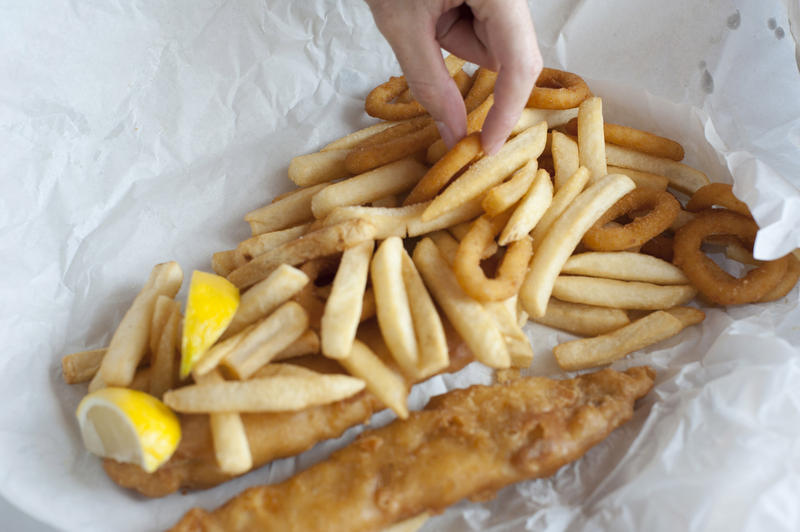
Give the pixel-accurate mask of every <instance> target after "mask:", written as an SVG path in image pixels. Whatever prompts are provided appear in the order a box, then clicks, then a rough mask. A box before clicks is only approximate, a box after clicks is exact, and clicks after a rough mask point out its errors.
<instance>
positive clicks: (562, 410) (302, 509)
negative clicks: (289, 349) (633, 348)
mask: <svg viewBox="0 0 800 532" xmlns="http://www.w3.org/2000/svg"><path fill="white" fill-rule="evenodd" d="M653 379H654V373H653V371H652V370H651V369H649V368H647V367H639V368H632V369H629V370H627V371H626V372H624V373H619V372H616V371H613V370H609V369H607V370H603V371H599V372H596V373H592V374H587V375H581V376H579V377H576V378H574V379H570V380H561V381H556V380H551V379H546V378H542V377H530V378H520V379H517V380H511V381H510V382H507V383H505V384H496V385H494V386H473V387H471V388H468V389H466V390H456V391H453V392H450V393H447V394H444V395H441V396H438V397H435V398H434V399H432V400H431V402H430V403H429V404H428V406H427V408H426V409H425V410H422V411H420V412H414V413H412V414H411V416H410V417H409V418H408V419H407V420H402V421H395V422H394V423H392V424H390V425H387V426H386V427H383V428H380V429H377V430H371V431H367V432H365V433H363V434H362V435H361V436H360V437H359V438H358V439H357V440H356V441H355V442H353V443H352V444H351V445H349V446H348V447H345V448H344V449H342V450H340V451H338V452H336V453H334V454H333V455H332V456H331V457H330V458H329V459H328V460H326V461H323V462H321V463H319V464H317V465H315V466H313V467H312V468H310V469H308V470H306V471H304V472H302V473H300V474H298V475H296V476H294V477H293V478H291V479H289V480H287V481H285V482H283V483H281V484H277V485H271V486H258V487H253V488H250V489H248V490H246V491H245V492H243V493H242V494H240V495H239V496H237V497H235V498H233V499H232V500H230V501H229V502H228V503H227V504H225V505H224V506H222V507H221V508H219V509H217V510H215V511H213V512H207V511H205V510H201V509H199V508H195V509H193V510H191V511H190V512H189V513H187V514H186V515H185V516H184V518H183V519H182V520H181V521H180V522H179V523H178V524H177V525H176V526H175V528H173V530H174V531H177V532H188V531H222V530H225V531H237V530H243V531H244V530H282V531H283V530H298V531H300V530H302V531H314V530H348V531H351V532H357V531H368V530H380V529H381V528H382V527H384V526H386V525H389V524H391V523H394V522H396V521H398V520H402V519H406V518H409V517H412V516H414V515H417V514H419V513H421V512H423V511H426V510H430V511H433V512H439V511H442V510H443V509H445V508H446V507H447V506H449V505H451V504H453V503H455V502H457V501H459V500H460V499H463V498H465V497H477V498H480V499H481V500H485V498H486V496H487V495H491V494H494V493H495V492H496V491H497V490H499V489H500V488H502V487H504V486H506V485H508V484H511V483H514V482H519V481H521V480H524V479H529V478H537V477H546V476H549V475H552V474H553V473H555V472H556V471H557V470H558V469H559V468H560V467H562V466H563V465H565V464H567V463H569V462H571V461H573V460H576V459H578V458H579V457H580V456H582V455H583V454H584V453H585V452H586V451H587V450H588V449H589V448H591V447H592V446H593V445H595V444H596V443H598V442H600V441H601V440H603V439H604V438H605V437H606V436H607V435H608V434H609V433H610V432H611V431H612V430H614V429H615V428H616V427H618V426H620V425H621V424H623V423H625V422H626V421H628V420H629V419H630V418H631V416H632V415H633V405H634V401H635V400H636V399H637V398H639V397H642V396H643V395H645V394H646V393H647V392H648V391H649V390H650V388H651V387H652V385H653Z"/></svg>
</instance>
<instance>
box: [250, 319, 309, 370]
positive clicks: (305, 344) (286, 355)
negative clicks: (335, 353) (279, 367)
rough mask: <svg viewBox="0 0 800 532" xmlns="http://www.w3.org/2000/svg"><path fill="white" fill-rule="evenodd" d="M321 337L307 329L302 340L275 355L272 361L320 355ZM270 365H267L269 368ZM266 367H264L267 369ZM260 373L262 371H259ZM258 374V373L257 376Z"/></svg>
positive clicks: (301, 336) (299, 339)
mask: <svg viewBox="0 0 800 532" xmlns="http://www.w3.org/2000/svg"><path fill="white" fill-rule="evenodd" d="M319 351H320V350H319V336H317V333H316V332H314V331H313V330H312V329H306V330H305V332H303V334H301V335H300V338H298V339H297V340H295V341H294V342H292V343H291V344H289V347H287V348H286V349H284V350H283V351H281V352H280V353H278V354H277V355H275V356H274V357H273V358H272V360H273V361H275V362H277V361H279V360H287V359H290V358H297V357H301V356H305V355H316V354H318V353H319ZM269 365H270V364H267V366H269ZM267 366H264V367H267ZM259 371H260V370H259ZM257 373H258V372H256V374H257Z"/></svg>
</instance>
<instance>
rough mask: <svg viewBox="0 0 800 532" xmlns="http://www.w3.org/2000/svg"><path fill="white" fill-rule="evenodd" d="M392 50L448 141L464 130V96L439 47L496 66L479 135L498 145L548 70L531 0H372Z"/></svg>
mask: <svg viewBox="0 0 800 532" xmlns="http://www.w3.org/2000/svg"><path fill="white" fill-rule="evenodd" d="M366 2H367V4H368V5H369V7H370V9H371V10H372V15H373V17H374V18H375V23H376V24H377V26H378V29H379V30H380V31H381V33H383V35H384V37H386V40H387V41H389V44H390V45H391V47H392V50H394V53H395V55H396V56H397V60H398V62H399V63H400V67H401V68H402V69H403V73H404V74H405V76H406V79H407V80H408V84H409V87H410V88H411V92H412V94H413V95H414V97H415V98H416V99H417V101H419V102H420V103H421V104H422V105H423V106H424V107H425V109H427V110H428V112H429V113H430V114H431V116H433V118H434V119H435V120H436V125H437V127H438V128H439V132H440V133H441V135H442V138H443V139H444V141H445V143H446V144H447V145H448V146H452V145H453V144H455V143H456V142H457V141H458V140H459V139H461V138H462V137H464V135H466V131H467V115H466V110H465V108H464V102H463V100H462V98H461V96H460V94H459V92H458V88H457V87H456V85H455V83H454V82H453V80H452V79H451V78H450V76H449V75H448V73H447V70H446V68H445V65H444V61H443V60H442V54H441V49H442V48H444V49H445V50H447V51H449V52H450V53H453V54H455V55H457V56H459V57H461V58H463V59H466V60H467V61H470V62H472V63H475V64H478V65H480V66H483V67H485V68H488V69H490V70H494V71H496V72H497V73H498V76H497V83H496V85H495V92H494V95H495V103H494V106H493V107H492V109H491V111H489V115H488V116H487V118H486V122H485V123H484V126H483V130H482V132H481V143H482V144H483V148H484V150H485V151H486V152H487V153H490V154H492V153H496V152H497V150H499V149H500V147H501V146H502V145H503V143H504V142H505V140H506V139H507V138H508V135H509V133H510V132H511V128H512V127H513V126H514V124H515V123H516V122H517V119H518V118H519V116H520V114H521V113H522V110H523V108H524V107H525V103H526V102H527V100H528V96H529V95H530V92H531V89H532V88H533V84H534V83H535V82H536V79H537V78H538V77H539V73H540V72H541V71H542V56H541V54H540V52H539V47H538V45H537V41H536V34H535V32H534V28H533V22H532V21H531V15H530V10H529V8H528V4H527V2H526V0H466V1H464V0H366Z"/></svg>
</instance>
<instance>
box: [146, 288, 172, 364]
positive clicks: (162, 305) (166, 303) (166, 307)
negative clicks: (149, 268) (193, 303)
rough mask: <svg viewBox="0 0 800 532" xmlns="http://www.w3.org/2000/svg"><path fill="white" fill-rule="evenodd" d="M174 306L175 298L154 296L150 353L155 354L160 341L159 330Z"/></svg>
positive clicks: (162, 327) (162, 328)
mask: <svg viewBox="0 0 800 532" xmlns="http://www.w3.org/2000/svg"><path fill="white" fill-rule="evenodd" d="M174 308H175V300H174V299H172V298H171V297H169V296H165V295H160V296H158V297H157V298H156V303H155V305H154V306H153V321H152V323H151V324H150V341H149V346H150V354H155V352H156V350H157V349H158V344H159V342H161V331H163V330H164V326H165V325H166V324H167V320H169V318H170V316H171V315H172V312H173V310H174Z"/></svg>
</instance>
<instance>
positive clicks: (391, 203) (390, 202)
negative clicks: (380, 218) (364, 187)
mask: <svg viewBox="0 0 800 532" xmlns="http://www.w3.org/2000/svg"><path fill="white" fill-rule="evenodd" d="M369 205H370V207H385V208H387V209H391V208H394V207H399V206H400V199H399V198H398V197H397V194H389V195H388V196H384V197H382V198H378V199H376V200H374V201H371V202H370V204H369Z"/></svg>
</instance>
